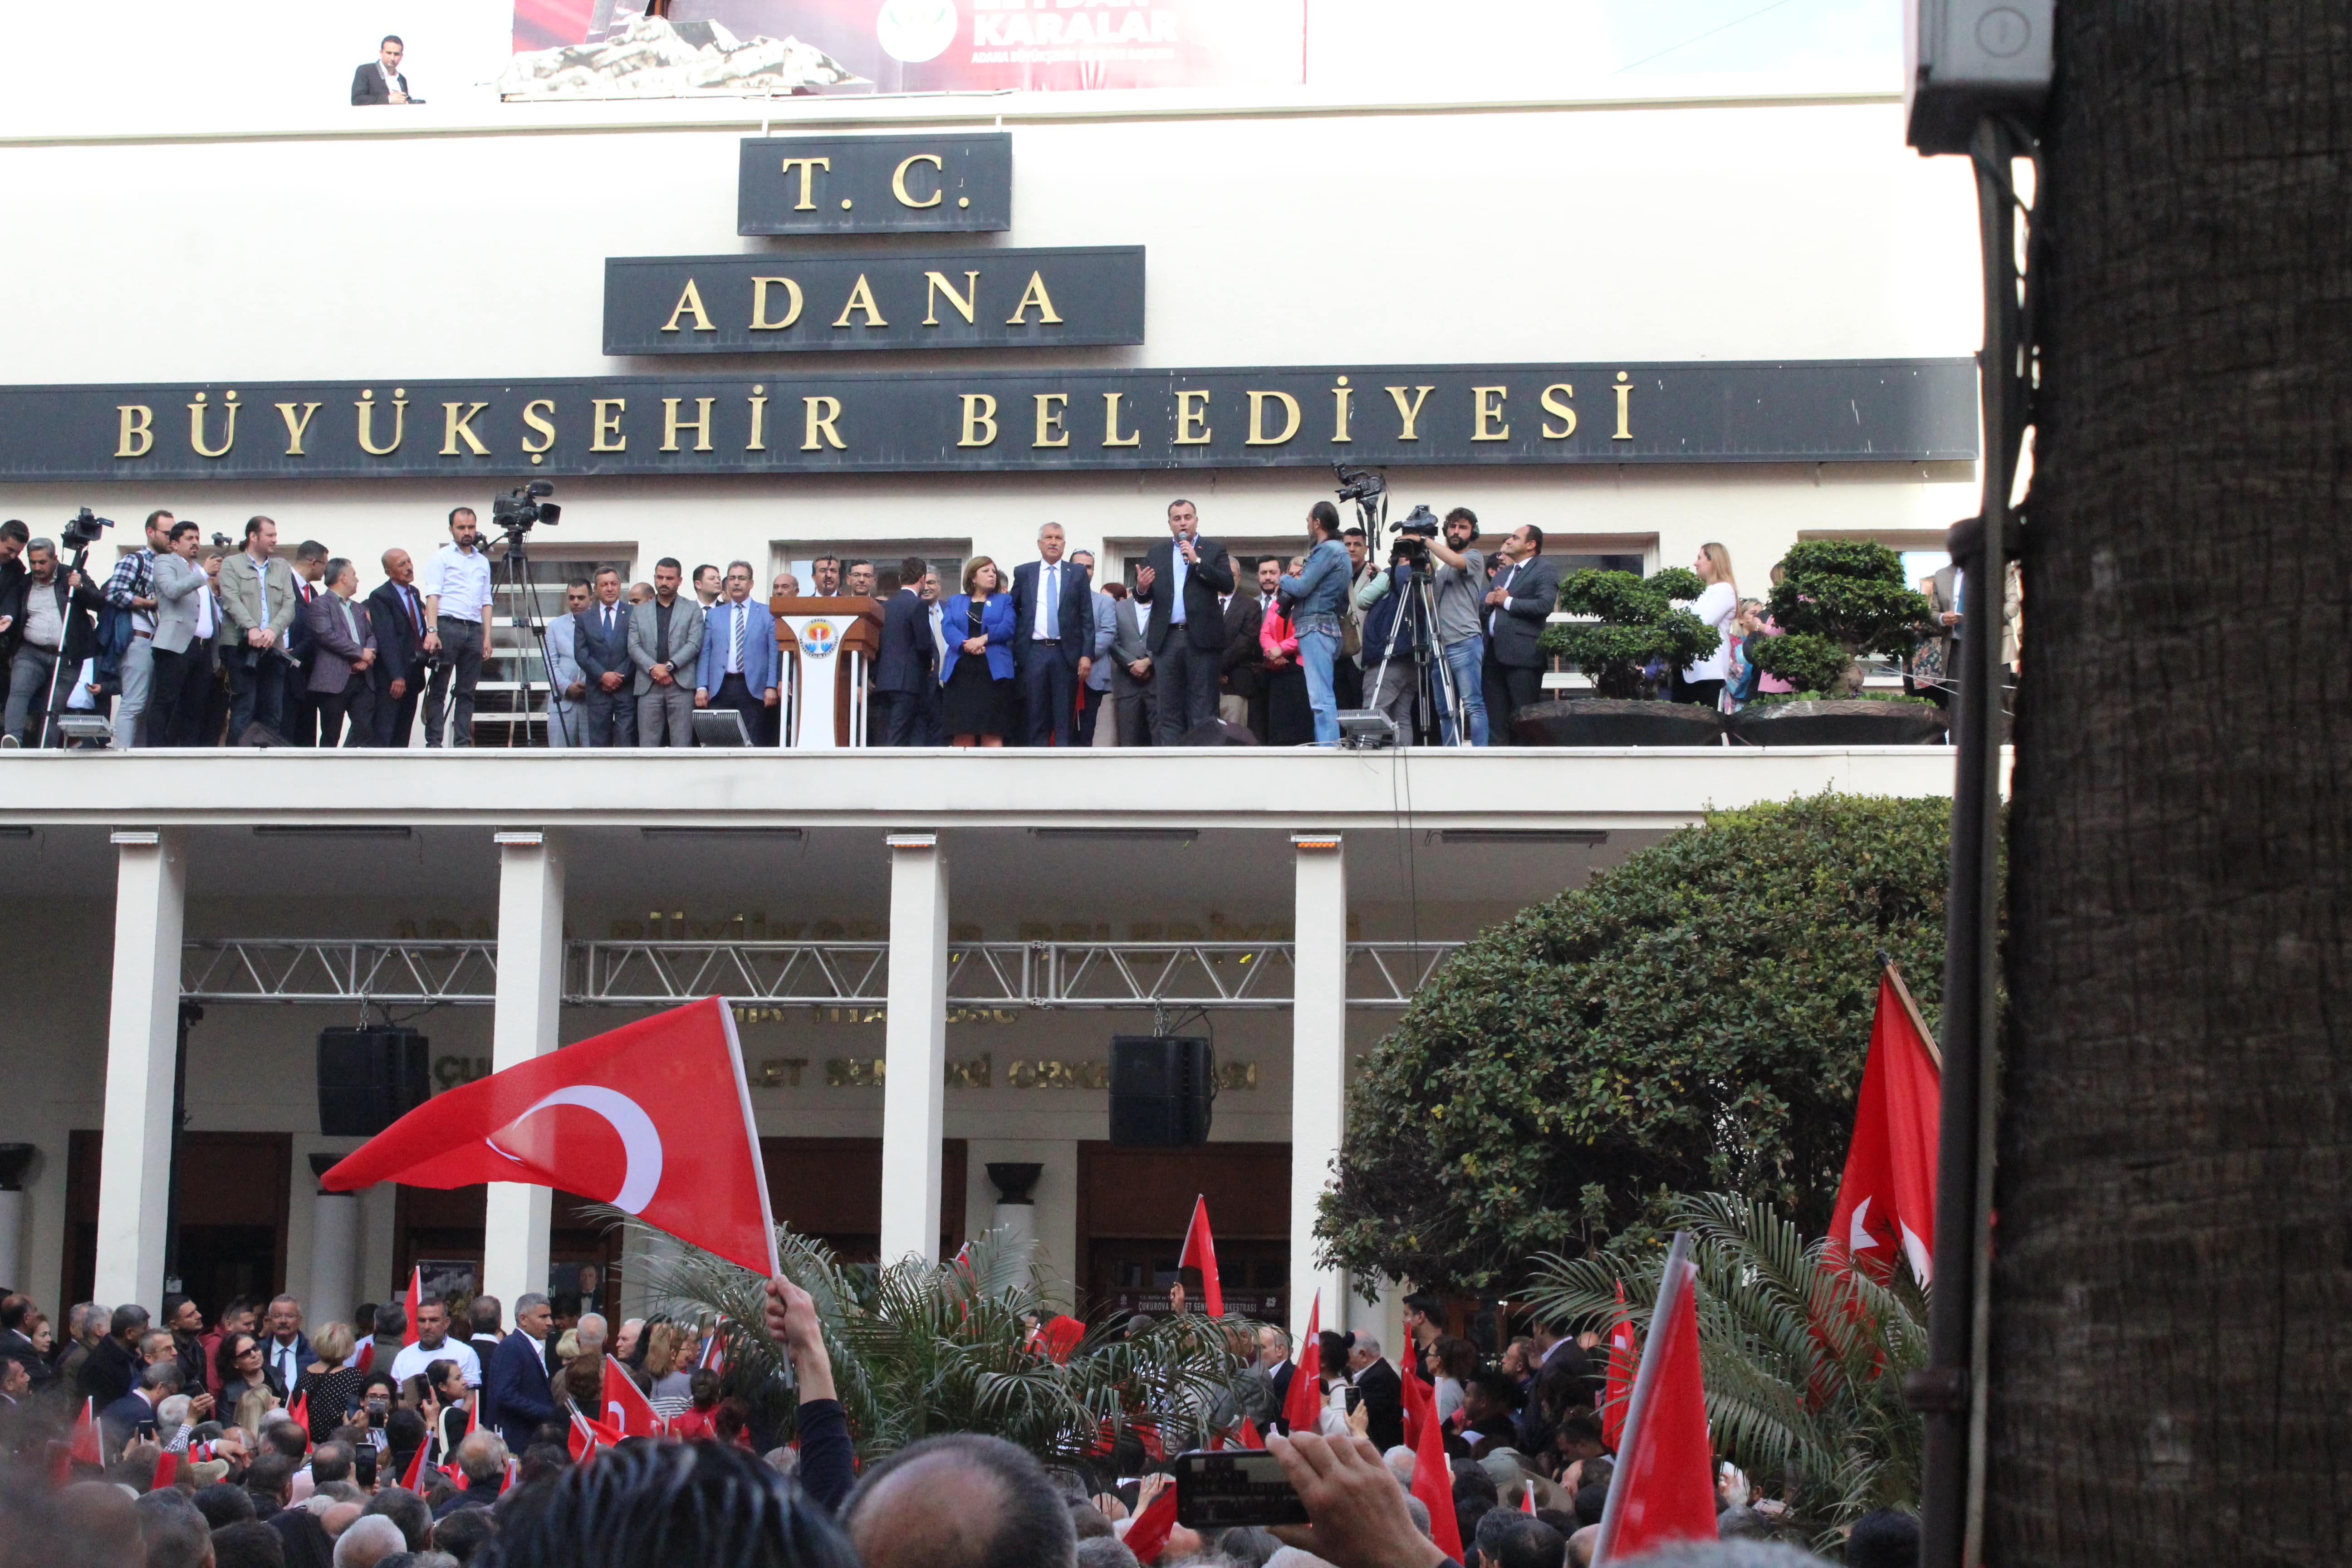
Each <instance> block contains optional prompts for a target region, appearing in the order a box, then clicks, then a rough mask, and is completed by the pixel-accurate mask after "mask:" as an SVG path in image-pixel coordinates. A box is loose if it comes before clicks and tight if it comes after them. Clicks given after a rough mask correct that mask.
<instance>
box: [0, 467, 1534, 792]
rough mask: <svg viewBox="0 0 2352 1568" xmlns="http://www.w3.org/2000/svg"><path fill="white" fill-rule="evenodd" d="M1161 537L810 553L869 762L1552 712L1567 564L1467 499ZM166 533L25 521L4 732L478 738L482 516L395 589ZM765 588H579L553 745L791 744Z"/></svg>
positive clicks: (722, 573) (135, 742)
mask: <svg viewBox="0 0 2352 1568" xmlns="http://www.w3.org/2000/svg"><path fill="white" fill-rule="evenodd" d="M1167 518H1168V529H1169V538H1168V540H1167V541H1166V542H1162V543H1159V544H1155V545H1154V546H1153V547H1152V548H1151V549H1150V551H1149V552H1147V553H1146V556H1145V558H1144V560H1143V563H1141V565H1140V566H1139V568H1138V569H1137V571H1136V572H1135V574H1134V583H1133V585H1132V587H1131V588H1130V587H1129V584H1124V583H1108V584H1097V581H1096V577H1095V568H1096V559H1095V556H1094V554H1093V552H1090V551H1085V550H1077V551H1071V550H1069V549H1068V541H1067V538H1066V534H1065V531H1064V530H1063V529H1062V527H1061V526H1060V525H1059V524H1058V523H1047V524H1045V526H1044V527H1043V528H1041V529H1040V530H1039V531H1038V534H1037V541H1036V558H1035V559H1034V560H1031V561H1024V562H1022V563H1019V564H1018V565H1013V566H1011V567H1010V568H1009V569H1008V567H1007V566H1006V565H1004V564H1001V563H998V562H996V561H994V560H992V559H991V558H989V557H987V556H984V555H982V556H975V557H973V558H972V559H971V560H969V561H967V562H965V563H963V566H962V570H961V574H960V578H959V579H958V580H956V581H952V582H942V581H941V579H940V574H939V573H938V571H937V570H935V569H934V568H933V567H932V566H931V565H930V564H929V563H926V562H925V561H923V560H922V559H920V558H919V557H911V556H910V557H908V559H906V560H904V561H902V562H899V563H897V575H898V586H897V588H896V590H895V591H894V592H892V593H891V594H889V595H887V596H881V595H877V592H876V590H877V566H876V563H873V562H870V561H856V560H853V561H848V562H844V561H843V560H842V559H841V558H840V557H838V556H837V555H834V554H830V553H820V554H819V555H817V556H816V557H815V559H814V561H813V562H811V563H809V569H810V574H811V577H812V581H811V582H810V583H809V584H807V587H806V592H807V593H808V594H809V595H814V596H821V597H826V598H839V597H851V598H856V599H861V600H865V601H867V602H868V603H870V605H872V607H873V612H874V614H875V616H876V617H877V620H878V622H879V624H880V628H881V636H880V647H879V649H878V651H877V653H876V655H875V657H874V658H872V659H871V660H870V662H869V664H868V667H867V668H866V680H867V681H868V683H869V686H870V692H869V700H868V703H867V711H868V714H869V726H868V730H867V733H866V742H867V743H869V744H873V745H888V746H914V745H941V744H954V745H961V746H998V745H1005V744H1013V745H1031V746H1046V745H1055V746H1072V745H1106V746H1110V745H1124V746H1148V745H1160V746H1172V745H1182V744H1188V743H1192V744H1199V743H1219V744H1227V743H1248V742H1255V743H1258V744H1263V745H1306V744H1316V745H1325V746H1328V745H1332V744H1335V743H1336V742H1337V741H1338V739H1339V717H1338V716H1339V711H1340V710H1343V709H1359V708H1378V709H1379V710H1381V712H1382V713H1384V714H1386V715H1388V716H1389V717H1390V718H1391V720H1393V721H1396V722H1397V724H1398V725H1399V728H1400V730H1401V731H1402V733H1403V737H1404V738H1405V739H1408V740H1410V739H1411V738H1412V735H1413V733H1414V728H1415V725H1416V723H1418V725H1419V726H1420V730H1421V731H1422V732H1424V733H1430V734H1432V735H1433V738H1443V739H1444V740H1446V741H1448V742H1451V741H1454V739H1456V737H1455V735H1454V728H1455V725H1454V713H1455V711H1456V710H1457V708H1458V710H1459V711H1460V712H1461V714H1462V715H1463V722H1464V725H1465V729H1466V732H1465V734H1464V735H1463V736H1461V737H1459V739H1461V740H1463V741H1464V742H1466V743H1469V744H1475V745H1486V744H1490V743H1491V744H1496V745H1501V744H1508V743H1511V742H1513V741H1514V739H1515V737H1514V733H1513V731H1512V727H1511V725H1510V723H1509V721H1508V717H1509V715H1510V714H1511V713H1512V712H1513V711H1515V710H1517V708H1519V707H1522V706H1524V705H1526V704H1528V703H1530V702H1534V701H1537V700H1540V698H1541V686H1542V675H1543V671H1544V668H1546V666H1547V664H1548V662H1549V661H1548V659H1547V658H1546V656H1545V655H1544V654H1543V653H1542V652H1541V650H1540V649H1539V647H1538V640H1537V639H1538V636H1539V634H1540V633H1541V631H1542V629H1543V626H1544V623H1545V620H1546V618H1547V617H1548V616H1549V615H1550V614H1551V612H1552V610H1553V608H1554V607H1555V605H1557V602H1558V598H1559V569H1558V566H1557V563H1555V562H1553V561H1551V560H1549V559H1547V558H1546V557H1545V556H1544V555H1543V553H1542V550H1543V534H1542V531H1540V530H1539V529H1537V528H1535V527H1533V526H1528V527H1523V528H1520V529H1517V530H1516V531H1513V532H1512V533H1511V534H1510V535H1509V536H1508V537H1507V538H1506V539H1505V540H1504V542H1502V545H1501V547H1500V548H1499V550H1497V551H1496V553H1495V555H1494V556H1493V558H1492V559H1491V560H1490V559H1488V558H1487V557H1486V556H1485V555H1483V554H1482V553H1481V552H1479V551H1478V550H1477V549H1476V548H1475V544H1474V543H1473V541H1474V540H1475V538H1476V536H1477V531H1478V521H1477V519H1476V517H1475V515H1473V514H1472V513H1471V512H1470V511H1469V510H1468V509H1466V508H1457V509H1455V510H1454V512H1453V513H1451V514H1450V515H1449V516H1448V518H1447V520H1446V522H1445V528H1444V534H1443V536H1442V537H1440V538H1438V539H1435V540H1433V541H1430V542H1429V543H1428V546H1427V550H1426V552H1417V551H1415V550H1408V551H1406V552H1402V553H1400V554H1397V555H1394V556H1392V557H1391V559H1390V560H1389V561H1387V562H1386V563H1382V562H1381V561H1379V560H1376V559H1375V558H1374V554H1373V551H1372V545H1373V543H1374V542H1371V541H1368V540H1367V539H1366V537H1365V535H1364V532H1363V531H1362V530H1361V529H1358V528H1346V529H1343V528H1342V527H1341V526H1340V522H1339V512H1338V511H1337V510H1336V509H1335V508H1334V507H1333V506H1332V505H1331V504H1330V503H1329V502H1328V501H1322V502H1318V503H1317V504H1316V505H1315V506H1314V507H1313V508H1312V509H1311V510H1310V511H1309V513H1308V516H1307V536H1306V539H1305V541H1304V547H1303V548H1302V549H1301V550H1300V552H1298V553H1297V555H1295V556H1292V557H1289V558H1288V559H1287V560H1282V559H1276V558H1268V559H1265V560H1263V561H1260V562H1257V563H1255V567H1254V568H1252V569H1244V568H1242V567H1241V566H1240V565H1239V564H1237V563H1236V562H1235V561H1234V557H1233V556H1232V554H1231V552H1229V551H1228V550H1227V549H1226V547H1225V546H1224V545H1223V544H1221V543H1219V542H1216V541H1215V540H1213V539H1211V538H1208V537H1206V536H1204V535H1203V534H1202V531H1201V525H1200V516H1199V512H1198V510H1197V508H1196V507H1195V506H1194V504H1193V503H1192V501H1189V500H1177V501H1173V502H1171V503H1170V505H1169V507H1168V509H1167ZM144 534H145V537H144V541H143V542H142V543H141V544H140V545H139V546H138V547H137V548H135V549H131V550H127V551H125V552H123V553H122V554H121V557H120V559H119V560H118V561H117V562H116V563H114V565H113V567H112V569H111V570H110V572H108V573H107V574H105V575H104V576H103V578H102V579H100V577H99V576H98V574H96V572H95V570H92V571H90V572H89V573H83V572H80V571H77V570H75V569H74V566H73V563H71V562H68V561H64V560H61V558H60V556H59V553H58V546H57V543H56V542H54V541H51V540H47V539H35V538H31V537H30V536H29V534H28V533H27V531H26V528H25V525H24V524H23V523H21V522H18V521H9V522H6V523H0V679H5V682H6V691H7V700H6V721H5V731H0V732H4V733H5V741H0V743H5V744H8V745H40V744H58V743H61V740H62V736H61V732H60V731H59V729H58V726H55V725H53V724H52V723H50V718H51V715H52V713H53V712H54V713H59V714H62V713H68V712H82V713H86V714H94V715H97V716H98V717H99V718H100V719H102V720H107V721H108V728H109V731H110V740H111V743H112V744H113V745H114V746H115V747H116V748H118V749H121V750H131V749H133V748H140V747H168V746H212V745H223V744H236V745H250V744H262V745H288V746H298V747H332V746H345V747H404V746H408V745H411V744H413V743H415V737H416V736H417V734H418V733H419V731H420V729H421V732H422V736H423V744H424V745H425V747H426V748H427V749H435V748H439V747H444V746H449V747H463V746H469V745H471V744H473V743H474V718H475V708H476V700H477V695H478V689H479V687H480V683H481V680H482V675H483V668H484V664H485V661H486V660H489V659H491V658H495V657H497V656H498V651H499V650H498V646H497V644H496V642H495V640H494V637H493V631H494V627H495V626H496V625H497V623H498V621H499V606H498V600H497V592H496V590H495V588H494V583H493V576H494V574H493V572H492V568H491V562H490V557H489V555H488V553H487V552H486V551H485V548H484V540H483V538H482V534H481V530H480V526H479V523H478V520H477V519H476V517H475V514H474V512H473V511H472V510H470V509H468V508H465V507H459V508H457V509H456V510H453V511H451V512H450V513H449V516H448V539H447V540H446V542H443V543H441V544H440V545H439V546H438V547H437V548H436V549H435V550H434V551H433V552H431V553H430V554H429V555H427V556H425V558H424V560H423V561H422V562H419V561H418V560H417V559H415V557H413V556H412V555H411V554H410V553H409V552H407V551H405V550H401V549H394V550H388V551H385V552H383V555H382V557H381V558H380V561H379V565H380V568H381V571H382V580H381V581H380V582H378V583H377V584H374V585H373V587H369V586H367V585H366V584H363V583H362V571H361V567H360V564H359V563H356V562H353V561H352V560H349V559H346V558H344V557H342V556H339V555H336V554H334V553H333V552H331V550H330V549H329V547H328V546H327V545H325V544H322V543H320V542H318V541H316V540H303V541H301V542H299V543H296V544H295V545H294V546H293V547H292V549H291V550H290V551H289V552H284V553H281V552H280V540H279V536H278V524H277V522H276V521H274V520H273V519H270V518H268V517H255V518H252V519H250V520H248V521H247V523H246V524H245V533H244V538H243V542H241V543H239V544H236V545H232V544H231V543H230V542H227V541H226V536H219V535H215V536H214V537H213V538H212V539H211V540H209V541H207V539H206V538H205V533H204V531H203V530H202V529H200V528H199V527H198V526H197V525H196V524H195V523H194V522H193V521H187V520H185V519H182V518H179V517H177V516H176V515H175V514H173V512H171V511H169V510H157V511H155V512H152V513H151V514H149V516H148V518H147V520H146V523H145V527H144ZM1416 573H1419V574H1425V575H1426V576H1427V577H1428V578H1429V579H1430V581H1429V583H1428V584H1425V586H1428V587H1430V588H1431V589H1433V595H1422V594H1420V593H1417V592H1416V591H1415V582H1414V579H1415V576H1416ZM755 583H756V574H755V573H754V571H753V569H752V567H751V563H748V562H743V561H736V562H732V563H729V564H728V565H727V566H725V567H723V568H722V567H720V566H718V565H716V564H704V565H698V566H697V567H695V568H694V569H693V570H692V571H691V573H689V572H688V570H687V568H686V567H685V566H684V565H683V564H682V563H680V562H678V561H677V560H676V559H675V558H671V557H664V558H662V559H661V560H659V561H657V562H656V563H655V564H654V566H653V569H652V576H651V578H650V580H649V581H645V582H639V583H635V584H630V583H626V582H625V581H624V580H623V576H622V574H621V572H620V571H619V569H618V568H615V567H605V568H604V569H602V570H599V571H596V572H594V573H593V574H588V575H585V576H582V577H579V578H576V579H573V580H572V581H571V582H569V583H566V584H564V585H563V589H562V594H563V603H562V608H561V610H560V611H556V612H554V613H552V614H551V615H550V616H548V618H547V619H546V621H545V626H544V631H545V653H546V658H545V659H544V661H541V658H539V656H538V654H539V650H538V647H537V645H536V642H535V641H532V640H530V639H528V638H527V639H526V642H525V645H524V647H523V648H522V652H523V656H524V657H523V675H524V679H526V680H528V681H530V683H532V685H533V686H534V687H535V688H536V692H535V695H536V696H537V697H538V698H540V699H541V700H542V702H541V705H540V709H539V712H540V716H541V718H543V720H544V733H545V734H546V737H547V742H548V744H550V745H551V746H557V747H618V746H655V747H657V746H672V747H677V746H688V745H692V744H694V743H695V725H694V715H695V714H696V712H697V711H698V710H733V711H734V712H736V713H737V714H739V715H740V719H741V724H742V731H741V732H742V735H743V738H744V740H745V741H746V742H749V743H751V744H755V745H775V744H778V743H779V742H780V739H781V737H782V734H783V733H784V732H785V731H786V729H787V726H788V715H789V709H790V706H791V703H792V701H793V689H792V686H793V682H792V679H791V668H790V662H789V661H790V658H791V657H792V655H791V652H790V650H789V646H788V647H784V648H780V646H779V636H778V628H777V623H776V617H775V616H774V615H773V614H772V612H771V608H770V605H771V604H772V599H773V597H775V596H783V597H799V596H800V595H802V593H803V585H802V584H801V583H800V581H799V579H798V577H797V576H796V575H795V574H793V573H791V572H784V573H780V574H776V575H775V576H774V577H772V579H771V582H770V595H771V597H770V598H766V599H762V598H758V597H755V596H754V594H753V589H754V586H755ZM1424 604H1426V605H1430V606H1432V608H1429V609H1424V608H1423V607H1422V606H1423V605H1424ZM784 641H785V643H786V644H787V645H789V644H790V643H791V639H790V638H789V637H786V638H785V639H784ZM1441 661H1442V663H1443V665H1444V670H1445V681H1446V682H1450V686H1451V689H1452V690H1453V691H1454V694H1455V696H1454V700H1452V701H1451V702H1449V703H1447V704H1444V708H1445V710H1444V712H1443V713H1442V714H1440V713H1437V712H1435V711H1433V709H1434V708H1436V707H1437V706H1439V704H1438V703H1437V702H1435V701H1433V698H1432V692H1433V690H1434V689H1438V688H1439V687H1440V686H1441V685H1443V684H1444V682H1441V681H1440V680H1439V679H1437V677H1436V676H1435V673H1434V670H1433V668H1432V669H1430V670H1424V668H1423V667H1424V665H1425V664H1426V665H1428V666H1431V667H1434V666H1435V665H1437V664H1438V663H1440V662H1441ZM1425 675H1426V676H1428V679H1424V676H1425ZM420 714H421V715H422V719H423V722H422V724H421V726H420V724H419V722H418V720H419V716H420ZM1440 731H1442V734H1440V733H1439V732H1440ZM86 743H96V742H86Z"/></svg>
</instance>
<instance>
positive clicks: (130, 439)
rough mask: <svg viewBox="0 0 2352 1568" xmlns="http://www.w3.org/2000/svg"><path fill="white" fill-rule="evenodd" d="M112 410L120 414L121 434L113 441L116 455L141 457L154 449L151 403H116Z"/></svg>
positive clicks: (153, 423) (152, 409) (153, 416)
mask: <svg viewBox="0 0 2352 1568" xmlns="http://www.w3.org/2000/svg"><path fill="white" fill-rule="evenodd" d="M114 411H115V412H116V413H117V414H119V415H121V416H122V434H121V437H120V438H119V439H117V440H116V442H115V443H114V455H115V456H116V457H118V458H143V457H145V456H146V455H147V454H148V453H150V452H152V451H153V450H154V449H155V410H154V408H153V407H152V405H148V404H144V403H118V404H116V405H114ZM133 443H136V445H134V444H133Z"/></svg>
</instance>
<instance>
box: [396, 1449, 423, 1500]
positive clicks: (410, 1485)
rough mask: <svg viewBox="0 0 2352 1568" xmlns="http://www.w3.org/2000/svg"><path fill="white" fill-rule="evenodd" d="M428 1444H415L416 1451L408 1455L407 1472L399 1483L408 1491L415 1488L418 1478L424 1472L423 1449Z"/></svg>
mask: <svg viewBox="0 0 2352 1568" xmlns="http://www.w3.org/2000/svg"><path fill="white" fill-rule="evenodd" d="M427 1447H430V1445H428V1444H425V1443H419V1444H417V1445H416V1452H415V1453H414V1454H411V1455H409V1456H408V1473H407V1474H405V1475H404V1476H402V1477H401V1478H400V1484H401V1485H402V1486H404V1487H406V1488H407V1489H409V1490H410V1491H415V1489H416V1482H417V1479H418V1478H419V1477H421V1476H423V1475H424V1474H425V1449H426V1448H427Z"/></svg>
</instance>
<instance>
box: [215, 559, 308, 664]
mask: <svg viewBox="0 0 2352 1568" xmlns="http://www.w3.org/2000/svg"><path fill="white" fill-rule="evenodd" d="M265 590H266V593H265ZM220 597H221V612H222V614H224V615H225V616H227V617H228V629H229V632H230V636H229V637H227V638H226V639H225V640H227V641H230V642H233V643H235V644H237V645H239V646H241V645H243V643H244V642H245V634H246V633H247V632H249V631H252V630H254V629H255V628H256V627H259V626H268V628H269V629H270V630H271V631H274V632H276V633H277V634H278V642H279V643H280V644H281V645H282V644H284V642H285V641H286V631H287V628H288V627H289V626H292V625H293V624H294V612H295V610H296V608H297V607H298V606H299V604H300V601H299V600H298V599H296V598H295V597H294V570H293V568H292V567H290V566H289V565H287V564H286V563H284V562H283V561H280V560H278V559H277V558H276V557H275V556H273V557H271V558H270V559H269V560H268V562H267V563H264V564H263V565H260V566H256V565H255V564H254V563H253V557H252V556H251V555H249V554H247V552H244V551H242V550H238V551H233V552H230V554H229V556H228V558H227V559H226V560H225V561H223V562H222V563H221V572H220Z"/></svg>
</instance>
